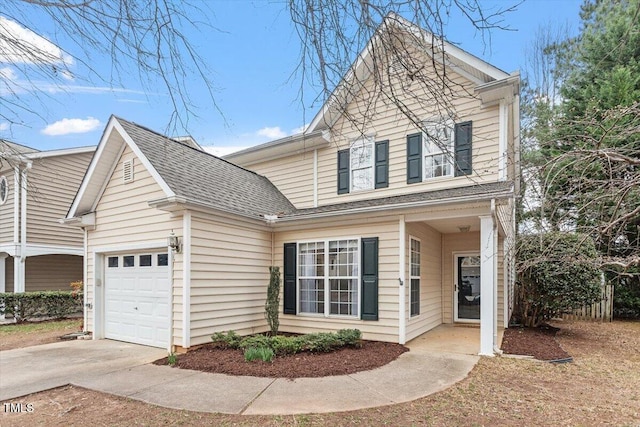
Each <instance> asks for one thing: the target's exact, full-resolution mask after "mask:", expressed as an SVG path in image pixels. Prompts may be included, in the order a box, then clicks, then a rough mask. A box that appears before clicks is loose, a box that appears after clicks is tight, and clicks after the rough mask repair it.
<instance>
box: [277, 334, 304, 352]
mask: <svg viewBox="0 0 640 427" xmlns="http://www.w3.org/2000/svg"><path fill="white" fill-rule="evenodd" d="M270 344H271V348H272V349H273V351H274V352H275V353H276V354H296V353H299V352H300V351H301V350H302V340H300V337H285V336H282V335H277V336H275V337H271V340H270Z"/></svg>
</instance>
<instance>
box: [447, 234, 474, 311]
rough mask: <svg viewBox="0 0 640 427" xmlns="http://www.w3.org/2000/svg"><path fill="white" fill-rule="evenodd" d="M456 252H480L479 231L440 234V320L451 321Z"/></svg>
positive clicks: (453, 302)
mask: <svg viewBox="0 0 640 427" xmlns="http://www.w3.org/2000/svg"><path fill="white" fill-rule="evenodd" d="M456 252H477V253H478V254H479V253H480V233H479V232H469V233H451V234H444V235H443V236H442V322H443V323H453V321H454V320H453V304H455V301H454V295H453V285H454V277H455V276H454V268H455V265H454V259H453V257H454V255H455V253H456Z"/></svg>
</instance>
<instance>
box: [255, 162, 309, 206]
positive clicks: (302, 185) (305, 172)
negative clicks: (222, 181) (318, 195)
mask: <svg viewBox="0 0 640 427" xmlns="http://www.w3.org/2000/svg"><path fill="white" fill-rule="evenodd" d="M248 169H251V170H252V171H254V172H256V173H258V174H260V175H264V176H266V177H267V178H269V180H270V181H271V182H272V183H273V184H274V185H275V186H276V187H278V190H280V192H282V194H284V195H285V196H286V197H287V198H288V199H289V201H291V203H293V204H294V206H296V207H297V208H309V207H313V151H309V152H307V153H301V154H295V155H293V156H288V157H284V158H280V159H275V160H269V161H266V162H260V163H255V164H252V165H250V166H248Z"/></svg>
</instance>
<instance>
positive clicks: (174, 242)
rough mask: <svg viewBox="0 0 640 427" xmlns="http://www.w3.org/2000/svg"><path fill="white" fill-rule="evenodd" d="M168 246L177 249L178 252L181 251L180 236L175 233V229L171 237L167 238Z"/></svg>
mask: <svg viewBox="0 0 640 427" xmlns="http://www.w3.org/2000/svg"><path fill="white" fill-rule="evenodd" d="M167 246H169V247H170V248H171V249H172V250H174V251H176V252H177V253H180V238H179V237H178V236H176V235H175V234H173V231H172V232H171V234H169V237H168V238H167Z"/></svg>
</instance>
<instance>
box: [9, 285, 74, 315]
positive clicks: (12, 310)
mask: <svg viewBox="0 0 640 427" xmlns="http://www.w3.org/2000/svg"><path fill="white" fill-rule="evenodd" d="M82 303H83V297H82V293H81V292H75V291H41V292H24V293H17V294H15V293H0V314H4V315H10V316H13V317H14V319H15V320H16V322H23V321H25V320H28V319H35V318H40V317H51V318H54V319H60V318H62V317H66V316H69V315H72V314H77V313H82Z"/></svg>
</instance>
